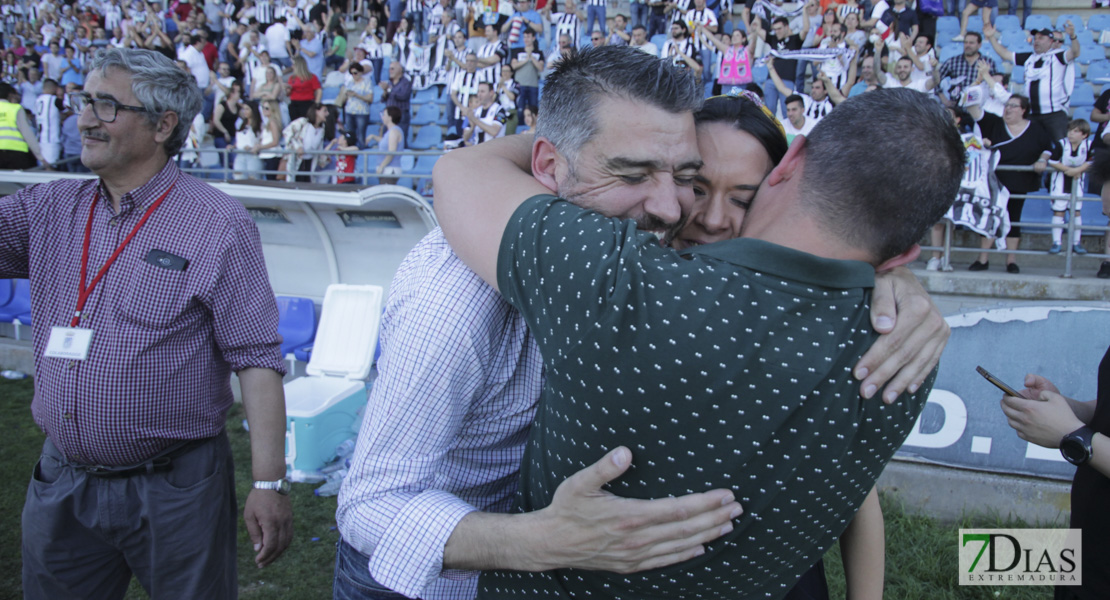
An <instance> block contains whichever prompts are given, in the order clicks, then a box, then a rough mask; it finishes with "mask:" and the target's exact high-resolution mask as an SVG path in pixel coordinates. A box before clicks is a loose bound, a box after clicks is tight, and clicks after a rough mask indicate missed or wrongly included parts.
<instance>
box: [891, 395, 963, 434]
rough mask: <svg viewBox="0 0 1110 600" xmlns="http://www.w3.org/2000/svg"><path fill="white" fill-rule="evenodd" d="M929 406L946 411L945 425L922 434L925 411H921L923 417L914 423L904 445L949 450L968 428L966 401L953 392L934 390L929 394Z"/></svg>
mask: <svg viewBox="0 0 1110 600" xmlns="http://www.w3.org/2000/svg"><path fill="white" fill-rule="evenodd" d="M928 404H935V405H937V406H939V407H940V408H941V410H942V411H944V424H943V425H941V427H940V429H939V430H937V431H935V432H933V433H922V431H921V419H922V417H924V416H925V411H921V416H919V417H918V418H917V423H914V426H913V431H911V432H910V435H909V437H907V438H906V442H905V444H904V445H906V446H917V447H918V448H947V447H948V446H951V445H952V444H955V443H956V442H957V441H959V439H960V436H962V435H963V434H964V429H966V428H967V407H966V406H964V401H963V400H961V399H960V397H959V396H957V395H956V394H953V393H952V392H949V391H947V390H937V389H934V390H933V391H932V392H931V393H930V394H929V399H928V401H927V403H926V405H928Z"/></svg>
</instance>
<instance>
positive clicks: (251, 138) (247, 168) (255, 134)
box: [234, 102, 272, 179]
mask: <svg viewBox="0 0 1110 600" xmlns="http://www.w3.org/2000/svg"><path fill="white" fill-rule="evenodd" d="M262 132H263V128H262V116H261V115H260V114H259V113H258V108H257V105H255V104H253V103H251V102H242V103H240V104H239V129H238V130H237V131H236V132H235V138H234V142H235V149H236V150H238V152H236V153H235V163H234V168H235V175H234V177H235V179H248V178H251V179H256V178H258V174H259V171H261V170H262V159H261V158H259V157H258V152H257V150H255V148H258V147H260V146H261V145H262V143H261V141H262ZM271 135H272V132H271Z"/></svg>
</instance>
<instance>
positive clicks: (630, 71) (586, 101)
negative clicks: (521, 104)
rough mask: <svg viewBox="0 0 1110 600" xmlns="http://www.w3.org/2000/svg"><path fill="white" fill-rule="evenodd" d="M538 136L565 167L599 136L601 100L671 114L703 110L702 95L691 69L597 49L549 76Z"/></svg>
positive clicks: (624, 49)
mask: <svg viewBox="0 0 1110 600" xmlns="http://www.w3.org/2000/svg"><path fill="white" fill-rule="evenodd" d="M545 81H546V83H545V84H544V89H543V95H542V96H540V118H539V121H538V122H537V123H536V135H537V136H539V137H542V138H546V139H547V140H548V141H550V142H551V144H552V145H553V146H555V149H556V150H557V151H559V153H561V154H562V155H563V156H564V157H565V158H566V159H567V161H568V162H569V163H571V164H574V162H575V157H576V155H577V154H578V151H579V150H580V149H581V148H582V146H583V145H585V144H586V142H588V141H589V140H590V139H591V138H592V137H593V136H594V135H595V134H596V133H597V130H598V126H599V125H598V116H597V106H598V105H599V104H601V102H600V101H601V100H602V98H604V97H616V98H624V99H628V100H635V101H639V102H644V103H647V104H650V105H652V106H655V107H657V108H659V109H661V110H664V111H667V112H671V113H676V114H677V113H683V112H690V113H692V112H694V111H695V110H697V109H699V108H701V103H702V96H703V94H704V90H703V89H701V85H700V84H699V82H697V81H696V80H695V79H694V75H693V73H692V72H691V70H690V69H682V68H679V67H676V66H674V64H672V63H671V62H670V61H665V60H659V59H658V58H656V57H654V56H652V55H650V54H648V53H646V52H642V51H640V50H638V49H636V48H633V47H631V46H601V47H598V48H589V49H587V50H584V51H581V52H578V53H573V54H571V55H569V56H567V57H565V58H563V59H562V60H560V61H559V62H558V63H556V65H555V68H554V70H553V71H552V73H551V74H550V75H548V76H547V79H546V80H545Z"/></svg>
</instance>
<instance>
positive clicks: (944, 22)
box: [937, 16, 960, 40]
mask: <svg viewBox="0 0 1110 600" xmlns="http://www.w3.org/2000/svg"><path fill="white" fill-rule="evenodd" d="M959 32H960V18H959V17H951V16H949V17H937V40H940V38H951V37H952V36H954V35H956V34H957V33H959Z"/></svg>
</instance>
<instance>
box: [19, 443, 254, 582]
mask: <svg viewBox="0 0 1110 600" xmlns="http://www.w3.org/2000/svg"><path fill="white" fill-rule="evenodd" d="M237 512H238V509H237V506H236V502H235V470H234V467H233V465H232V460H231V447H230V445H229V443H228V440H227V435H226V434H220V435H219V436H217V437H215V438H213V440H212V441H211V442H209V443H206V444H203V445H201V446H199V447H197V448H194V449H193V450H191V451H189V452H188V453H186V454H184V455H182V456H179V457H177V458H176V459H174V461H173V468H172V469H171V470H169V471H162V472H156V473H150V474H141V475H133V476H130V477H124V478H117V479H109V478H100V477H95V476H92V475H89V474H87V473H85V472H84V471H82V470H80V469H75V468H73V466H71V465H70V464H69V463H68V461H67V460H66V458H65V457H64V456H63V455H62V454H61V453H60V452H59V451H58V449H57V448H55V447H54V444H53V442H51V441H50V439H49V438H47V440H46V443H45V444H43V448H42V456H41V458H40V459H39V462H38V464H37V465H35V470H34V473H33V474H32V476H31V483H30V485H29V486H28V488H27V500H26V503H25V504H24V506H23V595H24V598H26V599H29V600H30V599H33V600H38V599H42V600H63V599H67V598H96V599H99V598H123V596H124V593H125V592H126V591H127V586H128V584H129V583H130V580H131V575H132V573H133V574H134V575H135V577H137V578H138V580H139V583H140V584H142V586H143V588H144V589H145V590H146V591H147V593H148V594H150V596H151V598H153V599H155V600H161V599H163V598H182V599H197V598H205V599H209V598H215V599H220V598H235V597H237V595H238V577H237V572H236V564H235V561H236V557H235V540H236V530H235V528H236V524H237V518H236V513H237Z"/></svg>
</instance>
